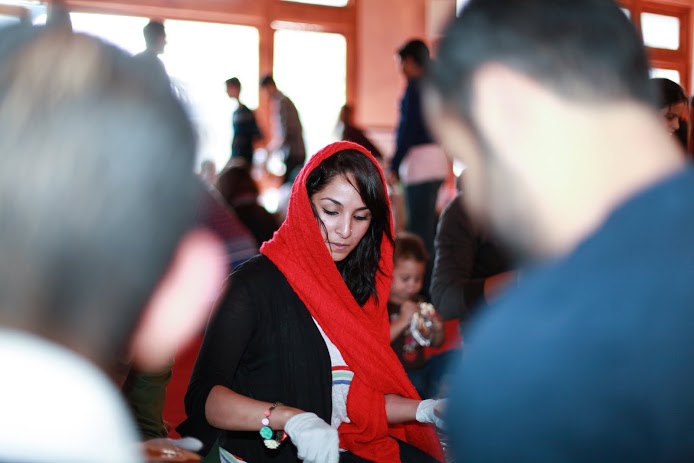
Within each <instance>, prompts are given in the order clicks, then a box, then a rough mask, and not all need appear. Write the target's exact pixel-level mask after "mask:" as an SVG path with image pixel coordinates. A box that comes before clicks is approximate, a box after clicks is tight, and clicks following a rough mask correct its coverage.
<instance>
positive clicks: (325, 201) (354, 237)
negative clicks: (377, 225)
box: [311, 175, 371, 262]
mask: <svg viewBox="0 0 694 463" xmlns="http://www.w3.org/2000/svg"><path fill="white" fill-rule="evenodd" d="M350 182H351V183H350ZM352 183H356V182H354V178H353V177H352V176H351V175H348V176H347V178H345V177H344V176H342V175H338V176H337V177H335V178H333V179H332V180H331V181H330V182H329V183H328V184H327V185H326V186H325V187H324V188H323V189H322V190H320V191H317V192H316V193H314V194H313V195H312V196H311V202H312V203H313V207H314V208H315V210H316V213H317V214H318V220H319V226H320V222H323V226H321V227H320V229H321V234H322V235H323V241H324V242H325V245H326V246H327V247H328V251H329V252H330V255H331V256H332V258H333V261H335V262H340V261H341V260H344V259H345V258H346V257H347V256H348V255H349V253H350V252H352V251H353V250H354V249H355V248H356V247H357V245H358V244H359V242H360V241H361V239H362V238H363V237H364V235H365V234H366V232H367V231H368V229H369V225H371V212H370V211H369V208H367V207H366V205H365V204H364V201H362V199H361V196H360V195H359V192H358V191H357V189H356V188H355V187H354V186H352Z"/></svg>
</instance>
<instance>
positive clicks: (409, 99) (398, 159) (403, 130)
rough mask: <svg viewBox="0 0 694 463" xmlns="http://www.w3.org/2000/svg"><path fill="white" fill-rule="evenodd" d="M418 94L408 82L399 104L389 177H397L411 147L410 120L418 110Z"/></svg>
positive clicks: (411, 132) (411, 131)
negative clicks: (398, 117) (398, 118)
mask: <svg viewBox="0 0 694 463" xmlns="http://www.w3.org/2000/svg"><path fill="white" fill-rule="evenodd" d="M418 99H419V95H418V93H417V92H416V91H415V84H414V83H413V82H412V81H410V82H408V84H407V88H406V89H405V94H404V95H403V97H402V101H401V102H400V122H399V123H398V131H397V134H396V140H395V153H394V154H393V157H392V159H391V160H390V173H391V175H394V176H396V177H397V176H398V170H399V169H400V164H401V163H402V161H403V159H405V155H406V154H407V151H408V150H409V149H410V148H411V147H412V140H413V139H414V133H413V129H412V122H411V118H412V117H414V116H415V112H416V111H417V110H418V109H419V108H418V106H419V102H418V101H417V100H418Z"/></svg>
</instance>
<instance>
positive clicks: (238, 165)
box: [215, 159, 259, 206]
mask: <svg viewBox="0 0 694 463" xmlns="http://www.w3.org/2000/svg"><path fill="white" fill-rule="evenodd" d="M215 186H216V187H217V191H219V193H220V194H221V195H222V197H223V198H224V199H225V200H226V202H227V203H228V204H229V205H231V206H233V205H234V203H235V202H236V200H237V199H238V198H239V197H241V196H258V194H259V191H258V185H257V184H256V183H255V180H253V177H252V176H251V167H250V166H249V165H248V163H247V162H244V161H243V159H240V160H238V161H236V160H233V161H231V162H230V163H229V164H228V165H227V167H225V168H224V170H223V171H222V172H221V173H220V174H219V176H218V177H217V183H216V185H215Z"/></svg>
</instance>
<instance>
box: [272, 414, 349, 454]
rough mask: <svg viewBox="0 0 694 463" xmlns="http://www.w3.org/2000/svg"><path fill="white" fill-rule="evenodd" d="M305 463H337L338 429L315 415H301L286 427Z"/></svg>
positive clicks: (296, 416)
mask: <svg viewBox="0 0 694 463" xmlns="http://www.w3.org/2000/svg"><path fill="white" fill-rule="evenodd" d="M284 431H285V432H286V433H287V434H288V435H289V438H290V439H291V440H292V442H293V443H294V445H295V446H296V449H297V451H298V452H297V454H298V456H299V458H300V459H302V460H304V463H337V462H338V460H339V459H340V439H339V437H338V435H337V429H335V428H333V427H331V426H330V425H329V424H328V423H326V422H325V421H323V420H322V419H320V418H318V416H317V415H316V414H315V413H299V414H298V415H294V416H293V417H291V418H290V419H289V421H287V424H285V425H284Z"/></svg>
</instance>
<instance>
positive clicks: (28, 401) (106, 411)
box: [0, 328, 143, 463]
mask: <svg viewBox="0 0 694 463" xmlns="http://www.w3.org/2000/svg"><path fill="white" fill-rule="evenodd" d="M0 372H2V380H1V381H0V461H15V462H23V461H31V462H36V463H48V462H50V463H87V462H88V463H94V462H103V463H111V462H113V463H116V462H118V463H131V462H134V463H140V462H142V460H143V458H142V456H141V454H140V451H139V447H138V438H137V433H136V430H135V426H134V424H133V421H132V419H131V418H130V415H129V413H128V409H127V407H126V405H125V403H124V401H123V399H122V398H121V396H120V394H119V392H118V390H117V389H116V388H115V386H114V385H113V384H112V383H111V381H109V379H108V378H107V377H106V376H105V375H104V374H103V373H102V372H101V371H100V370H99V369H98V368H97V367H95V366H94V365H92V364H91V363H89V362H88V361H87V360H86V359H83V358H82V357H80V356H78V355H77V354H75V353H74V352H72V351H69V350H67V349H65V348H63V347H61V346H58V345H56V344H53V343H50V342H48V341H46V340H44V339H41V338H38V337H36V336H33V335H30V334H26V333H22V332H19V331H11V330H7V329H3V328H0Z"/></svg>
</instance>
